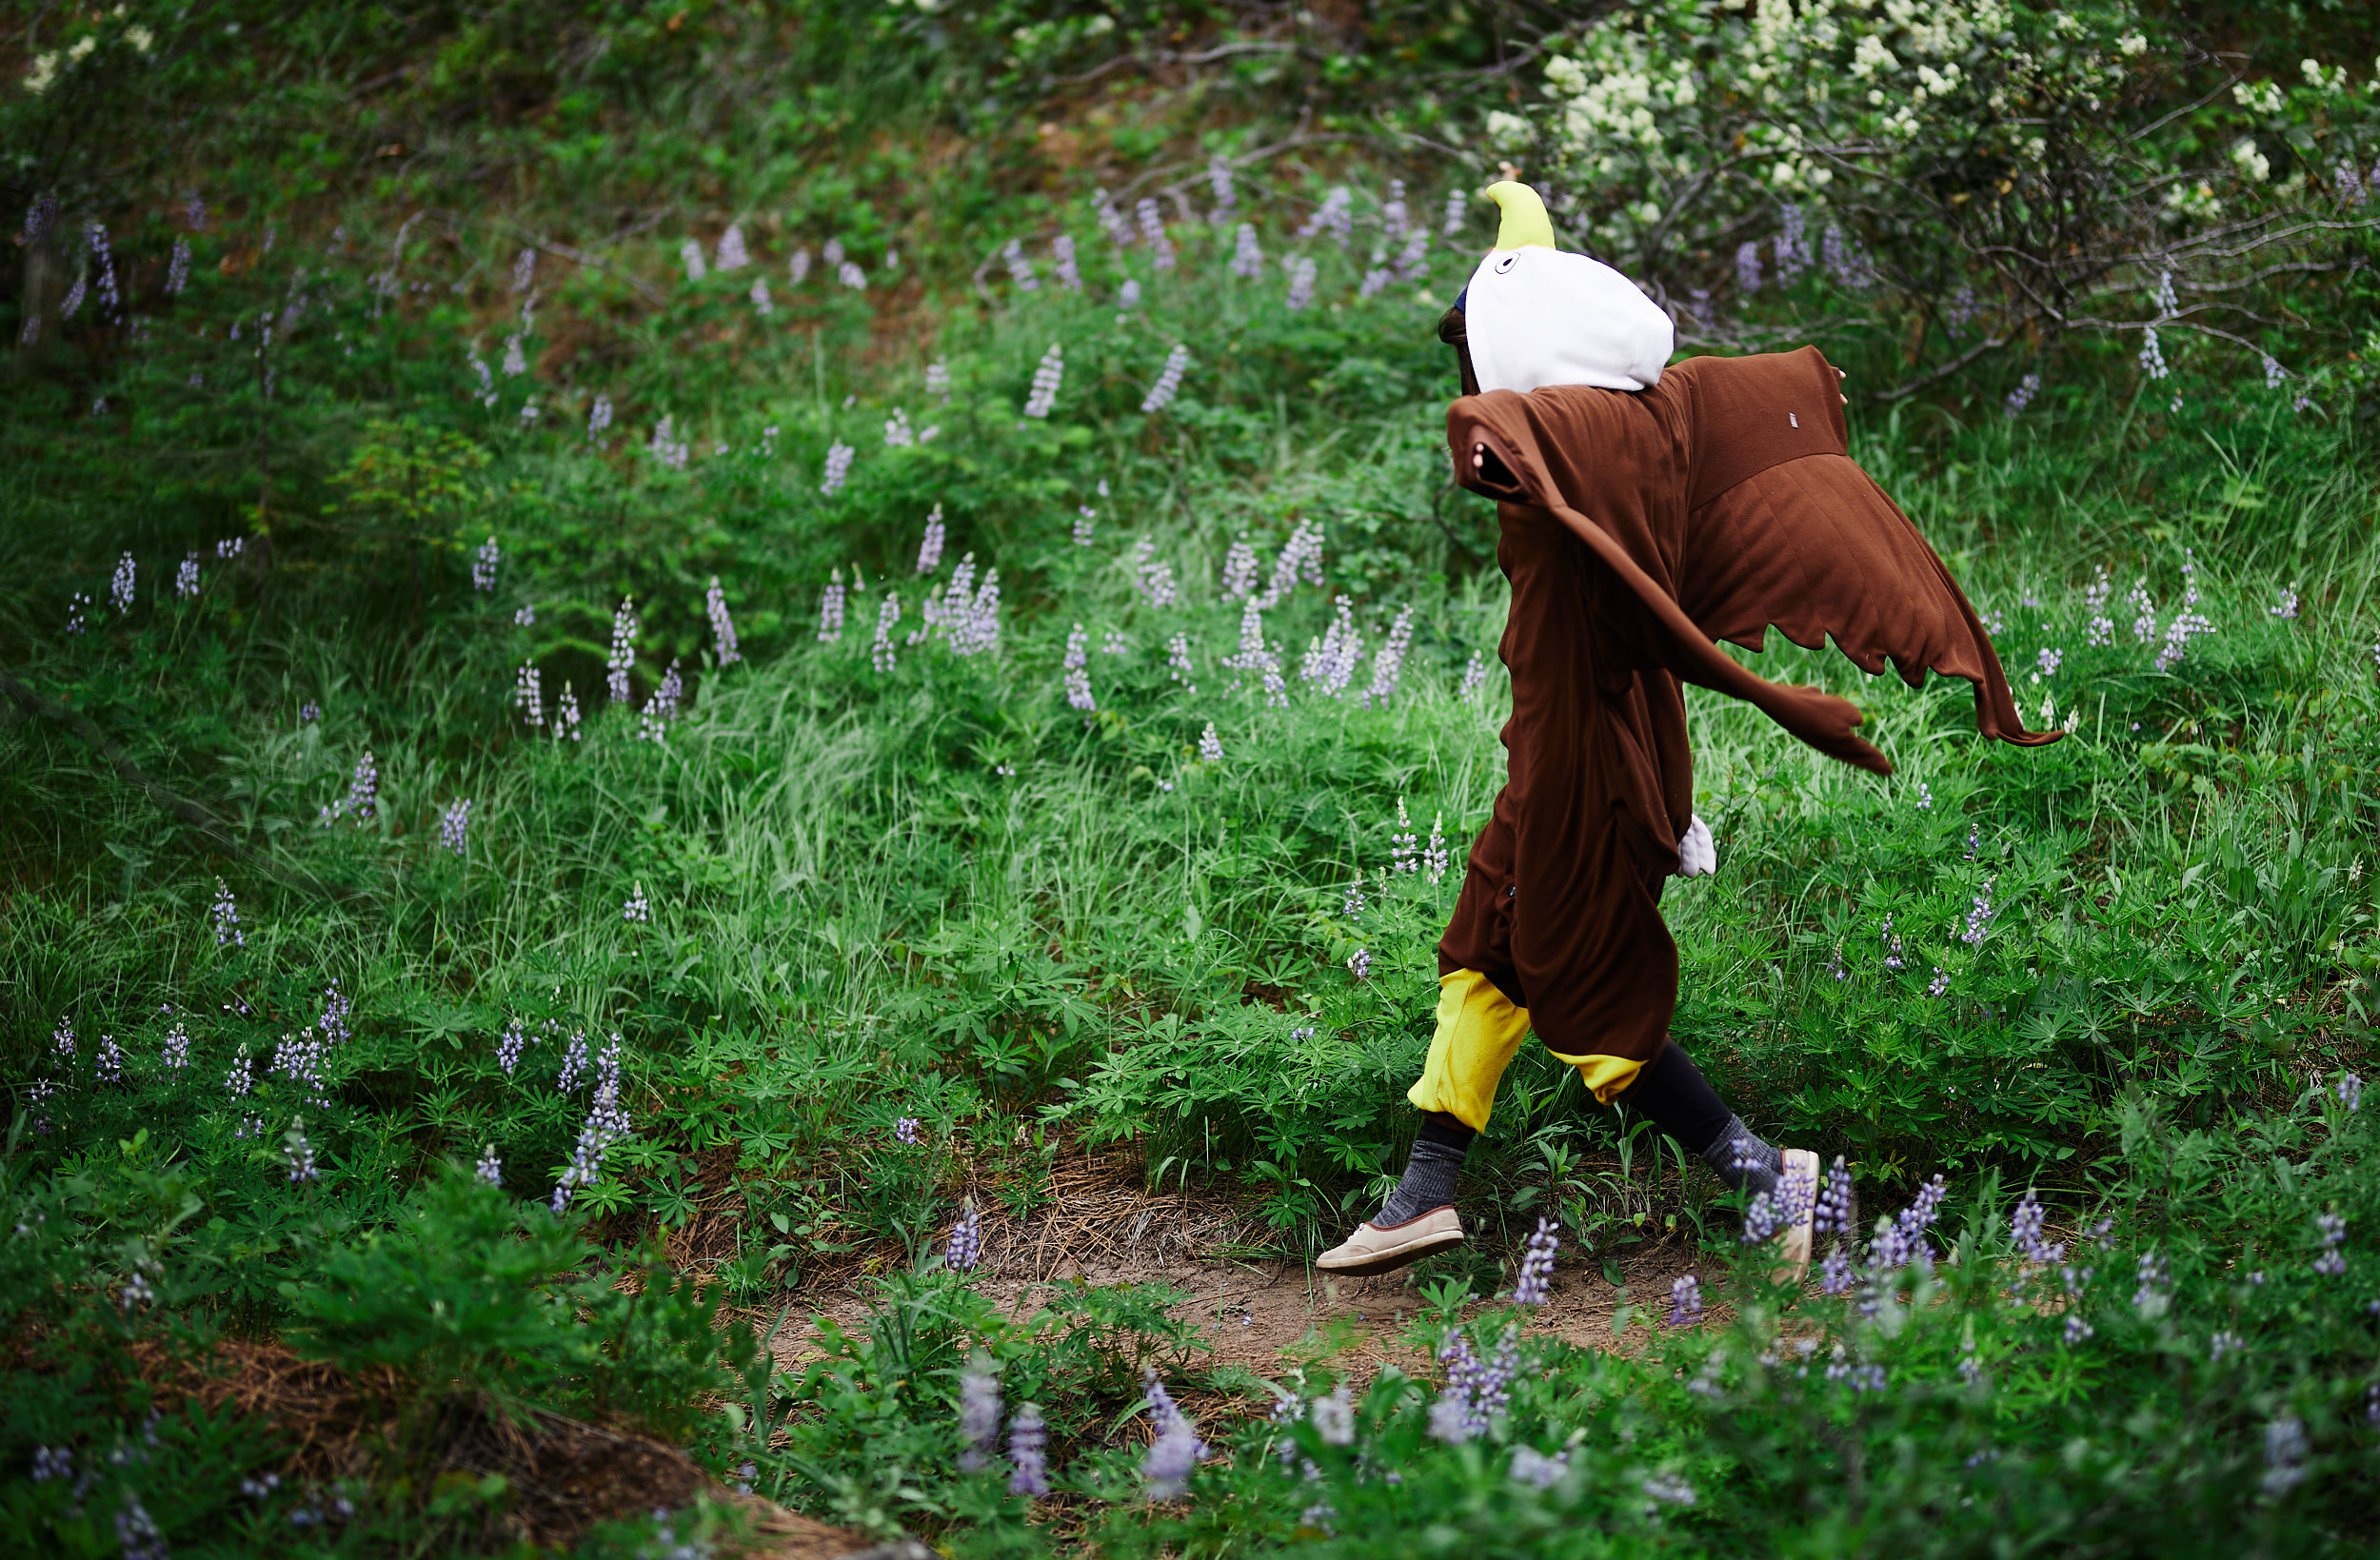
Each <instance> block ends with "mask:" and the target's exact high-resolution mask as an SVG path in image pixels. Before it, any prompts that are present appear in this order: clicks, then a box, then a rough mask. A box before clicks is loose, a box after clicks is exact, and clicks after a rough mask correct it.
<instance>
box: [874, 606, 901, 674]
mask: <svg viewBox="0 0 2380 1560" xmlns="http://www.w3.org/2000/svg"><path fill="white" fill-rule="evenodd" d="M900 621H901V598H900V597H898V596H896V595H894V594H893V593H892V592H891V591H889V590H888V591H886V592H884V599H883V601H882V602H878V603H877V607H876V642H875V643H873V644H872V645H870V646H869V647H868V663H869V664H870V665H872V666H874V667H875V668H876V669H877V671H878V672H880V673H884V672H890V671H891V670H892V669H893V657H894V655H895V653H896V652H895V651H894V649H893V637H892V631H893V625H894V624H895V623H897V622H900Z"/></svg>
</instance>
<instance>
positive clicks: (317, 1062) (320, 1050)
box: [270, 1028, 330, 1109]
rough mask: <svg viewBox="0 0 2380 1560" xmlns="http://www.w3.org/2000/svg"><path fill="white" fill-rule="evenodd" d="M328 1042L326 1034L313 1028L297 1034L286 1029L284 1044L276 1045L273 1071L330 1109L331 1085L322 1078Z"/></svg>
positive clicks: (313, 1100)
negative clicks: (323, 1034)
mask: <svg viewBox="0 0 2380 1560" xmlns="http://www.w3.org/2000/svg"><path fill="white" fill-rule="evenodd" d="M328 1055H329V1045H328V1042H327V1039H326V1037H324V1036H322V1035H321V1034H319V1033H317V1032H316V1031H315V1030H313V1029H311V1028H307V1029H301V1030H298V1031H297V1032H295V1033H294V1034H291V1033H288V1032H284V1033H283V1035H282V1037H281V1043H280V1044H279V1045H276V1046H275V1047H273V1054H272V1067H271V1068H270V1071H272V1072H275V1073H279V1074H280V1075H281V1076H284V1077H286V1078H288V1079H289V1080H290V1081H291V1082H293V1083H295V1084H297V1085H298V1087H299V1088H300V1089H302V1090H304V1091H305V1094H306V1097H307V1100H308V1101H310V1102H311V1103H313V1104H314V1105H317V1106H320V1107H323V1108H325V1109H327V1108H328V1107H329V1104H330V1094H329V1086H328V1085H327V1083H325V1082H324V1079H323V1065H324V1063H325V1061H326V1060H327V1058H328Z"/></svg>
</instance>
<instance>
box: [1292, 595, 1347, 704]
mask: <svg viewBox="0 0 2380 1560" xmlns="http://www.w3.org/2000/svg"><path fill="white" fill-rule="evenodd" d="M1332 605H1333V606H1334V607H1335V608H1336V615H1335V616H1334V617H1333V618H1332V619H1331V625H1330V627H1329V628H1327V629H1325V630H1323V633H1322V637H1321V638H1320V639H1319V640H1309V641H1307V642H1306V653H1305V654H1304V655H1303V656H1300V657H1299V659H1298V675H1299V677H1300V678H1302V679H1304V680H1305V681H1308V682H1317V683H1319V684H1321V688H1322V691H1323V692H1324V693H1325V694H1328V695H1329V696H1330V697H1332V698H1333V699H1336V698H1338V697H1339V695H1340V694H1341V693H1343V692H1345V691H1346V687H1347V682H1348V680H1349V679H1351V678H1353V677H1354V676H1355V675H1356V662H1358V660H1359V659H1360V658H1361V656H1362V654H1363V636H1362V635H1361V634H1360V633H1359V631H1358V630H1357V628H1356V617H1355V607H1354V605H1353V603H1352V602H1349V601H1348V599H1347V598H1346V597H1344V596H1340V597H1339V598H1338V599H1337V600H1336V601H1334V602H1332Z"/></svg>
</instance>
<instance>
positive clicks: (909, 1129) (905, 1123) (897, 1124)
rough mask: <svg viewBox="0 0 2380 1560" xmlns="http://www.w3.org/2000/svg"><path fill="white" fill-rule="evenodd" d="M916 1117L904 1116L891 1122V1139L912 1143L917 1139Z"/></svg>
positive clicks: (897, 1141) (917, 1123) (917, 1124)
mask: <svg viewBox="0 0 2380 1560" xmlns="http://www.w3.org/2000/svg"><path fill="white" fill-rule="evenodd" d="M918 1126H919V1122H918V1118H917V1117H916V1116H902V1117H900V1118H899V1119H898V1120H896V1121H894V1122H893V1141H894V1142H896V1143H907V1144H911V1145H914V1144H915V1143H916V1142H917V1140H918Z"/></svg>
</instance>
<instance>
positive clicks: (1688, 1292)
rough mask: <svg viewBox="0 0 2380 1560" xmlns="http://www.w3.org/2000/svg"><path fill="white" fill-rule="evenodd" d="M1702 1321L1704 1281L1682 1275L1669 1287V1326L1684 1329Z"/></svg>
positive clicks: (1691, 1275)
mask: <svg viewBox="0 0 2380 1560" xmlns="http://www.w3.org/2000/svg"><path fill="white" fill-rule="evenodd" d="M1701 1319H1702V1280H1701V1279H1700V1278H1697V1277H1696V1276H1695V1275H1694V1274H1691V1273H1689V1274H1679V1275H1678V1277H1677V1278H1676V1280H1675V1281H1673V1282H1672V1283H1671V1285H1670V1287H1669V1325H1670V1326H1672V1327H1684V1326H1686V1325H1688V1324H1689V1323H1692V1322H1696V1321H1699V1320H1701Z"/></svg>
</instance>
